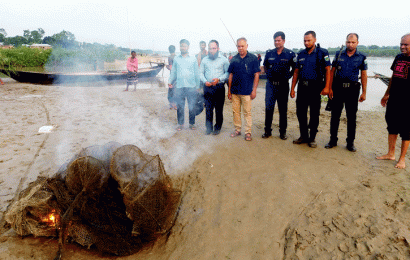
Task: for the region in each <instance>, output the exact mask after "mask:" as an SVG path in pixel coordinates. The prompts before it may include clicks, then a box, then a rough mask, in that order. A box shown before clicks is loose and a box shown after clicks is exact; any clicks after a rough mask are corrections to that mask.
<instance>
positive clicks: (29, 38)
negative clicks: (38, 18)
mask: <svg viewBox="0 0 410 260" xmlns="http://www.w3.org/2000/svg"><path fill="white" fill-rule="evenodd" d="M44 33H45V32H44V30H43V29H42V28H38V30H37V31H30V30H24V34H23V37H24V38H25V39H26V42H27V44H33V43H42V41H43V40H42V39H43V35H44Z"/></svg>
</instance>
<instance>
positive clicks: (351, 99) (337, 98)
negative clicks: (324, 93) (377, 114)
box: [325, 33, 367, 152]
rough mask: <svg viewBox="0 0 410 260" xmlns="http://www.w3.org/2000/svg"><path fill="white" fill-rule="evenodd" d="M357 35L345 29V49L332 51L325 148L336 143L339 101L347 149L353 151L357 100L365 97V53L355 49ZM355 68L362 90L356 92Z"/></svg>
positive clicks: (354, 150)
mask: <svg viewBox="0 0 410 260" xmlns="http://www.w3.org/2000/svg"><path fill="white" fill-rule="evenodd" d="M358 40H359V36H358V35H357V34H356V33H349V34H348V35H347V37H346V50H344V51H342V53H341V54H340V56H339V52H336V56H335V59H334V60H333V63H332V71H331V79H332V81H331V82H333V84H331V86H332V87H331V89H330V93H329V98H332V116H331V119H330V141H329V143H328V144H326V146H325V148H327V149H330V148H333V147H335V146H337V132H338V130H339V121H340V115H341V114H342V110H343V105H344V106H345V109H346V117H347V138H346V142H347V146H346V148H347V150H349V151H351V152H356V148H355V146H354V139H355V136H356V113H357V107H358V101H359V102H363V101H364V100H366V87H367V61H366V56H365V55H364V54H362V53H360V52H359V51H357V45H358V44H359V41H358ZM359 70H360V71H361V82H362V94H361V95H360V98H359V94H360V83H359V82H358V80H359V79H358V77H359Z"/></svg>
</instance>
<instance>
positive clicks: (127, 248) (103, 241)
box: [5, 142, 181, 258]
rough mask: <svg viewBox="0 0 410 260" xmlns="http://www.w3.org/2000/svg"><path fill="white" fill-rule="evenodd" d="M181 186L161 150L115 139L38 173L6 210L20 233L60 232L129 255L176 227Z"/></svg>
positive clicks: (62, 237)
mask: <svg viewBox="0 0 410 260" xmlns="http://www.w3.org/2000/svg"><path fill="white" fill-rule="evenodd" d="M180 197H181V196H180V192H179V191H178V190H176V189H174V188H173V187H172V183H171V180H170V178H169V177H168V176H167V174H166V172H165V170H164V166H163V164H162V162H161V159H160V158H159V156H158V155H157V156H150V155H147V154H144V153H143V152H142V151H141V150H140V149H139V148H138V147H136V146H134V145H124V146H122V145H120V144H119V143H116V142H109V143H107V144H105V145H102V146H90V147H87V148H85V149H83V150H81V151H80V152H79V153H78V154H77V155H75V156H74V157H73V158H72V159H71V160H70V161H69V162H68V163H66V164H64V165H63V166H61V168H60V169H59V170H58V172H57V173H56V174H55V175H54V176H52V177H50V178H45V177H38V179H37V180H36V181H34V182H32V183H30V184H29V185H28V187H27V188H26V189H25V190H23V191H22V192H21V193H20V194H19V197H18V199H17V200H16V201H15V202H13V203H12V204H11V205H10V206H9V207H8V208H7V211H6V213H5V219H6V221H7V223H8V224H9V225H10V226H11V227H12V228H13V229H14V230H15V231H16V233H17V234H19V235H20V236H27V235H34V236H49V237H51V236H58V238H59V252H58V254H57V258H60V257H61V253H62V249H63V245H64V243H65V242H66V241H73V242H76V243H78V244H80V245H82V246H86V247H88V248H90V247H91V246H95V247H96V248H97V250H98V251H100V252H102V253H110V254H115V255H129V254H132V253H135V252H136V251H138V250H139V249H141V248H142V247H143V246H144V244H146V243H148V242H152V241H155V240H156V239H157V238H158V237H159V236H161V235H163V234H166V233H168V232H169V231H170V229H171V228H172V226H173V223H174V221H175V218H176V215H177V209H178V206H179V203H180Z"/></svg>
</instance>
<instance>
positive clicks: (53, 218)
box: [41, 210, 59, 226]
mask: <svg viewBox="0 0 410 260" xmlns="http://www.w3.org/2000/svg"><path fill="white" fill-rule="evenodd" d="M58 217H59V215H58V214H57V213H56V211H55V210H52V211H51V213H49V214H48V215H47V216H45V217H43V218H42V219H41V221H42V222H45V223H47V224H48V225H50V226H55V225H56V222H57V219H58Z"/></svg>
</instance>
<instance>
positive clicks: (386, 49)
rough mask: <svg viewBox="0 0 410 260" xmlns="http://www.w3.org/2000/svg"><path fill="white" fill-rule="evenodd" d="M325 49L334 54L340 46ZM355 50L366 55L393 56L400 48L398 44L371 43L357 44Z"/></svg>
mask: <svg viewBox="0 0 410 260" xmlns="http://www.w3.org/2000/svg"><path fill="white" fill-rule="evenodd" d="M359 47H360V48H359ZM327 50H328V51H329V54H330V55H335V54H336V51H339V50H340V47H337V48H328V49H327ZM357 50H359V51H360V52H361V53H363V54H365V55H366V56H368V57H394V56H396V55H397V54H399V53H400V49H399V48H398V46H383V47H379V46H377V45H371V46H368V47H366V46H364V45H359V46H357Z"/></svg>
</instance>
